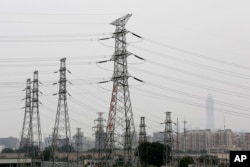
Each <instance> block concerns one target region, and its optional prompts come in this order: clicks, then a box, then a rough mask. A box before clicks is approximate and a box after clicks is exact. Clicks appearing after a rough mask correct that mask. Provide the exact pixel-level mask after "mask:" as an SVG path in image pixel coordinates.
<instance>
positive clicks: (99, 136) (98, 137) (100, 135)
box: [93, 112, 106, 163]
mask: <svg viewBox="0 0 250 167" xmlns="http://www.w3.org/2000/svg"><path fill="white" fill-rule="evenodd" d="M97 114H98V118H97V119H96V120H95V123H97V125H96V126H94V127H93V128H94V129H96V131H95V150H96V151H97V153H98V154H97V155H98V156H97V158H96V161H100V162H99V163H101V159H102V152H103V149H104V144H105V139H106V133H105V131H104V128H105V125H104V121H105V119H104V118H103V112H98V113H97Z"/></svg>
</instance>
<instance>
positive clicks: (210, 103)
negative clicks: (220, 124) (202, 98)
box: [206, 95, 214, 130]
mask: <svg viewBox="0 0 250 167" xmlns="http://www.w3.org/2000/svg"><path fill="white" fill-rule="evenodd" d="M206 123H207V125H206V129H211V130H214V100H213V96H212V95H208V96H207V99H206Z"/></svg>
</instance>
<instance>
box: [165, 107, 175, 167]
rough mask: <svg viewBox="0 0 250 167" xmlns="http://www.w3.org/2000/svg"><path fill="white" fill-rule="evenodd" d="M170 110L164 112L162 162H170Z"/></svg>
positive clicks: (171, 130) (171, 133)
mask: <svg viewBox="0 0 250 167" xmlns="http://www.w3.org/2000/svg"><path fill="white" fill-rule="evenodd" d="M172 123H173V122H172V120H171V112H166V120H165V122H164V124H165V130H164V146H165V149H164V150H163V164H166V165H167V164H170V163H171V160H172V151H173V129H172Z"/></svg>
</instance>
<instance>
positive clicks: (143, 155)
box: [138, 117, 148, 166]
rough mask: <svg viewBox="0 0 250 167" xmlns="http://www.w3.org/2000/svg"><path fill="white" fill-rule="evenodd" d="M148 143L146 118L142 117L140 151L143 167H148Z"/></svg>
mask: <svg viewBox="0 0 250 167" xmlns="http://www.w3.org/2000/svg"><path fill="white" fill-rule="evenodd" d="M146 143H147V133H146V124H145V117H141V121H140V132H139V147H138V148H139V149H138V151H139V156H140V163H141V165H142V166H147V165H148V152H147V144H146ZM143 158H144V159H145V161H143V160H142V159H143Z"/></svg>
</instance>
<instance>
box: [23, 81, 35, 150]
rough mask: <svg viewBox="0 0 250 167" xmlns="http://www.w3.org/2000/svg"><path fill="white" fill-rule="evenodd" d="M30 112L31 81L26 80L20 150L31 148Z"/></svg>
mask: <svg viewBox="0 0 250 167" xmlns="http://www.w3.org/2000/svg"><path fill="white" fill-rule="evenodd" d="M31 120H32V112H31V80H30V79H27V83H26V97H25V112H24V119H23V128H22V134H21V141H20V148H23V147H28V146H31V142H32V137H31V136H32V135H31V132H32V126H31V125H32V124H31V123H32V122H31Z"/></svg>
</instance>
